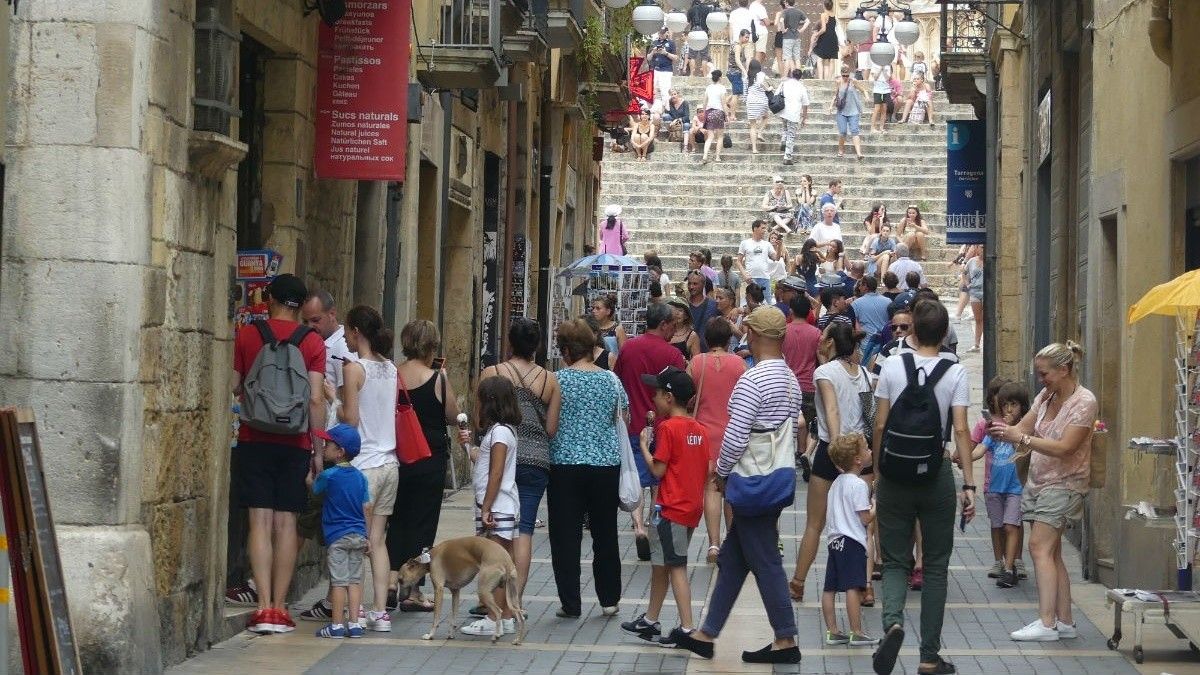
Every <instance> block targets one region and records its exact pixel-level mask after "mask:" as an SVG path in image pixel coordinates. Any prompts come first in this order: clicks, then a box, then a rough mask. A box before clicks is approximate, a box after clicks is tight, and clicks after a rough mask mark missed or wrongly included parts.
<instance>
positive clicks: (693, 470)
mask: <svg viewBox="0 0 1200 675" xmlns="http://www.w3.org/2000/svg"><path fill="white" fill-rule="evenodd" d="M642 382H643V383H644V384H645V385H648V386H649V387H653V388H654V406H655V410H656V412H657V413H658V416H659V419H661V420H662V421H661V422H660V423H659V424H658V427H657V428H655V429H653V430H651V429H650V428H645V429H643V430H642V435H641V438H640V439H639V446H640V447H641V453H640V454H641V455H642V458H643V459H644V460H645V461H646V464H647V465H648V466H649V467H650V471H651V472H652V473H653V474H654V476H655V477H656V478H659V479H661V480H662V483H661V484H660V485H659V486H658V499H657V500H656V502H655V506H654V518H653V520H652V521H651V527H650V561H651V564H652V565H653V571H652V572H651V575H650V606H649V607H648V608H647V609H646V612H645V613H644V614H642V615H641V616H639V617H637V618H636V619H634V620H633V621H629V622H626V623H623V624H621V629H622V630H624V631H625V632H627V633H630V634H633V635H637V636H638V637H640V638H642V639H643V640H654V639H655V638H657V640H656V641H657V642H658V643H659V644H661V645H663V646H674V644H675V641H676V640H677V639H678V636H679V635H680V634H681V633H684V634H686V633H691V632H692V630H693V628H694V626H693V625H692V592H691V588H690V586H689V585H688V577H687V562H688V554H687V551H688V543H689V542H690V541H691V539H692V532H693V531H694V530H695V529H696V526H697V525H699V524H700V516H701V515H702V514H703V511H704V483H705V482H706V481H707V480H708V461H709V460H708V430H707V429H706V428H705V427H704V425H703V424H700V423H699V422H697V421H696V420H694V419H692V418H691V417H689V416H688V413H687V407H686V406H687V404H688V401H690V400H692V397H693V396H695V395H696V385H695V383H694V382H692V378H691V376H690V375H688V374H687V373H686V372H684V371H682V370H680V369H679V368H675V367H674V366H667V367H666V368H664V369H663V370H662V371H661V372H659V373H658V374H657V375H643V376H642ZM652 431H653V434H652ZM651 435H653V436H654V441H655V450H654V453H653V454H651V453H650V438H651ZM668 578H669V579H670V582H671V590H672V591H673V592H674V594H675V604H676V605H678V608H679V627H678V628H676V629H674V630H672V631H671V632H670V634H668V635H667V636H666V637H659V636H661V634H662V629H661V627H660V626H659V623H658V614H659V612H660V611H661V610H662V605H663V600H664V599H665V598H666V596H667V581H668Z"/></svg>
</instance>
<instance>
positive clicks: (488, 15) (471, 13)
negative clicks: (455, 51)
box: [436, 0, 503, 55]
mask: <svg viewBox="0 0 1200 675" xmlns="http://www.w3.org/2000/svg"><path fill="white" fill-rule="evenodd" d="M501 2H502V0H445V2H444V3H443V4H442V8H441V9H442V12H441V25H440V28H439V30H438V41H437V43H436V44H437V46H439V47H449V48H461V49H491V50H492V52H493V53H495V54H497V55H499V54H500V53H501V39H502V38H503V36H502V35H501V30H500V25H501V24H500V5H501Z"/></svg>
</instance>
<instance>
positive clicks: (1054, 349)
mask: <svg viewBox="0 0 1200 675" xmlns="http://www.w3.org/2000/svg"><path fill="white" fill-rule="evenodd" d="M1082 360H1083V349H1081V348H1080V347H1079V345H1077V344H1075V343H1074V342H1072V341H1070V340H1067V341H1066V342H1065V343H1060V342H1056V343H1054V344H1052V345H1047V346H1046V347H1044V348H1043V349H1042V350H1041V351H1040V352H1038V353H1037V356H1035V357H1034V358H1033V369H1034V372H1035V373H1036V375H1037V377H1038V379H1039V380H1040V381H1041V383H1042V385H1043V389H1042V391H1041V392H1040V393H1038V395H1037V398H1036V399H1034V401H1033V408H1032V409H1031V410H1030V411H1029V412H1028V413H1026V415H1025V417H1023V418H1022V419H1021V421H1020V422H1018V423H1017V424H1016V425H1014V426H1008V425H1006V424H1002V423H1000V422H994V423H993V424H992V426H991V429H990V433H991V435H992V438H995V439H997V440H1001V441H1006V442H1008V443H1012V444H1013V447H1015V448H1016V450H1017V453H1016V455H1015V457H1020V456H1022V455H1028V456H1029V477H1028V478H1027V479H1026V480H1025V489H1024V492H1023V494H1022V496H1021V511H1022V519H1023V520H1025V521H1027V522H1031V523H1032V526H1031V529H1030V535H1029V553H1030V555H1031V556H1032V558H1033V567H1034V572H1035V574H1036V578H1037V585H1038V613H1039V617H1038V618H1037V619H1035V620H1034V621H1033V622H1032V623H1030V624H1029V625H1027V626H1025V627H1024V628H1021V629H1019V630H1016V631H1013V633H1012V635H1011V637H1012V639H1013V640H1018V641H1035V642H1054V641H1057V640H1059V639H1062V638H1073V637H1075V636H1076V632H1075V623H1074V621H1073V620H1072V616H1071V578H1070V576H1068V574H1067V566H1066V564H1065V563H1064V562H1063V557H1062V535H1063V532H1064V531H1065V530H1066V529H1067V526H1068V525H1071V524H1072V523H1076V522H1078V521H1079V519H1080V518H1081V517H1082V516H1083V498H1084V496H1085V495H1087V491H1088V487H1089V483H1090V481H1091V459H1092V443H1091V440H1092V429H1093V426H1094V425H1095V423H1096V413H1097V411H1098V409H1099V405H1098V404H1097V402H1096V396H1095V395H1094V394H1092V392H1090V391H1088V390H1087V389H1086V388H1085V387H1083V386H1082V385H1080V384H1079V365H1080V362H1081V361H1082Z"/></svg>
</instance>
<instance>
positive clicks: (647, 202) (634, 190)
mask: <svg viewBox="0 0 1200 675" xmlns="http://www.w3.org/2000/svg"><path fill="white" fill-rule="evenodd" d="M769 180H770V179H769V178H768V179H767V180H765V181H763V182H762V183H760V184H758V185H755V184H753V183H751V184H749V185H745V184H743V185H738V186H736V188H735V187H734V186H732V185H729V186H725V185H722V186H721V187H720V189H719V190H717V191H715V193H714V192H713V191H712V184H711V183H705V182H704V181H701V180H696V179H694V178H693V177H691V176H679V177H678V178H673V179H672V180H671V185H672V187H673V188H674V189H675V190H677V191H678V192H680V193H681V194H684V195H687V198H688V202H689V203H691V204H693V205H695V206H704V207H741V208H746V209H750V210H755V211H757V210H761V209H760V206H761V204H762V198H763V196H764V195H765V194H766V193H767V191H768V190H769V189H770V187H769V186H770V185H771V184H770V182H769ZM648 183H649V181H647V180H646V177H645V176H641V177H637V176H628V177H622V178H621V179H617V178H613V179H612V181H611V182H609V183H607V184H606V185H605V187H604V192H603V193H601V194H602V196H603V198H605V199H612V200H615V201H617V202H618V203H621V204H629V205H638V206H651V205H661V204H662V193H661V192H658V191H657V190H655V189H654V188H655V187H656V186H653V185H648ZM918 186H919V187H910V186H905V185H900V184H896V183H893V184H888V185H875V186H866V185H863V184H861V183H859V184H854V185H846V184H845V183H843V190H842V196H843V197H844V198H845V200H847V201H853V202H861V201H863V200H864V199H865V197H866V196H867V195H869V196H870V197H871V198H872V199H881V200H885V201H886V200H888V199H899V200H904V199H908V200H911V201H913V202H920V201H926V202H929V203H931V204H933V203H935V202H941V201H944V200H945V199H946V189H945V187H943V186H941V185H940V184H938V183H935V182H933V181H927V182H926V183H924V184H921V183H918ZM735 190H736V191H735ZM789 192H791V194H792V198H793V199H795V197H796V194H795V190H794V189H789ZM854 208H856V207H854V206H849V205H847V206H844V207H843V209H846V210H853V209H854ZM857 208H862V209H867V208H869V207H868V205H867V204H865V203H864V204H859V206H858V207H857ZM888 215H889V217H890V216H891V215H893V214H888Z"/></svg>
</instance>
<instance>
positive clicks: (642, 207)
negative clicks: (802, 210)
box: [597, 77, 974, 297]
mask: <svg viewBox="0 0 1200 675" xmlns="http://www.w3.org/2000/svg"><path fill="white" fill-rule="evenodd" d="M777 82H778V80H777V79H774V78H773V79H771V80H770V84H772V85H774V84H777ZM708 83H709V80H707V79H702V78H688V77H676V78H675V80H674V86H675V88H676V89H678V90H679V93H680V94H681V95H682V96H683V97H684V99H685V100H687V101H688V102H689V103H690V105H691V106H692V109H693V110H694V109H695V107H696V105H697V104H698V102H699V101H701V99H702V93H703V90H704V87H705V86H707V84H708ZM804 83H805V86H807V87H808V91H809V96H810V98H811V99H812V106H811V107H810V108H809V118H808V124H807V126H806V127H805V128H804V129H803V130H802V131H801V132H800V134H799V136H798V137H797V140H796V151H795V153H794V154H793V161H794V162H795V164H793V165H792V166H784V165H783V155H782V153H781V152H780V151H779V144H780V142H781V141H782V131H783V125H782V122H781V121H780V120H778V119H777V118H775V116H772V119H771V120H770V122H769V123H768V125H767V128H766V131H765V132H764V134H763V138H762V140H760V142H759V154H758V155H752V154H751V153H750V136H749V130H748V127H747V123H746V122H745V109H744V106H739V110H738V121H737V122H734V123H731V124H728V125H727V127H726V135H728V136H730V137H731V138H732V140H733V147H732V148H730V149H727V150H723V151H722V153H721V162H720V163H719V164H718V163H715V162H710V163H709V164H707V165H702V164H701V163H700V155H699V153H697V154H695V155H689V154H683V153H682V152H681V150H680V148H679V146H678V145H677V144H674V143H668V142H665V141H658V142H657V143H656V150H655V151H654V152H652V153H651V154H650V157H649V159H648V160H647V161H645V162H639V161H637V160H636V159H635V158H634V157H633V154H632V153H613V152H606V153H605V157H604V164H603V167H602V173H601V175H602V181H601V194H600V199H599V208H600V211H601V212H600V213H598V214H597V218H599V217H601V216H602V215H603V208H604V207H605V206H606V205H608V204H620V205H621V206H622V208H623V215H622V218H623V219H624V221H625V225H626V227H627V228H628V229H629V231H630V242H629V251H630V255H640V254H641V253H642V252H643V251H646V250H650V249H653V250H655V251H657V252H658V254H659V256H660V257H661V258H662V261H663V265H664V266H665V267H666V270H665V271H666V272H667V274H668V275H670V276H671V278H672V279H674V280H678V279H680V278H681V276H682V275H681V272H682V271H683V270H685V269H687V255H688V252H690V251H692V250H695V249H698V248H708V249H711V250H712V253H713V258H714V267H719V265H718V261H719V259H720V257H721V255H723V254H727V253H728V254H733V253H736V251H737V247H738V244H739V242H741V240H742V239H743V238H745V237H747V236H749V231H750V222H751V221H752V220H753V219H755V218H758V217H761V215H762V211H761V209H760V208H759V206H760V203H761V200H762V197H763V194H765V193H766V191H767V190H768V189H770V187H771V177H772V176H773V175H774V174H780V175H782V176H783V178H784V180H785V181H786V182H787V186H788V188H789V189H790V190H793V191H794V189H795V187H796V186H797V185H798V184H799V182H800V176H801V175H803V174H809V175H811V176H812V178H813V184H814V186H815V189H816V191H817V192H818V193H820V192H824V190H825V188H826V187H827V186H828V183H829V181H830V180H831V179H833V178H840V179H841V180H842V184H843V193H842V195H843V197H844V198H845V204H844V208H843V212H842V234H843V238H844V242H845V244H846V251H847V253H848V254H849V255H850V257H851V258H852V259H853V258H857V257H859V253H858V249H859V247H860V246H861V245H862V240H863V237H864V236H865V234H866V231H865V228H864V227H863V224H862V221H863V219H864V218H865V217H866V215H867V213H868V212H869V211H870V210H871V207H872V206H873V205H874V204H876V203H883V204H884V205H885V206H886V207H887V210H888V217H889V219H890V220H891V221H892V223H893V225H894V224H895V223H896V222H897V221H899V220H900V218H902V217H903V215H904V210H905V208H907V207H908V206H909V205H910V204H916V205H917V206H918V207H919V208H920V209H921V213H922V215H923V216H924V217H925V220H926V222H928V223H929V225H930V226H931V228H932V229H933V234H932V235H931V237H930V239H929V247H928V248H929V253H928V256H927V259H926V261H924V262H923V263H922V264H923V265H924V267H925V273H926V275H927V276H928V277H929V279H930V285H931V286H934V287H935V288H936V290H937V291H938V292H939V293H941V294H943V295H949V296H950V297H956V296H957V277H956V275H955V274H954V272H953V270H952V269H951V267H950V265H949V263H950V262H951V261H952V260H953V259H954V257H955V256H956V255H957V251H958V246H948V245H946V244H945V236H944V225H945V211H946V189H945V188H946V150H945V134H946V125H945V120H947V119H973V118H974V113H973V112H972V110H971V108H970V106H952V105H949V104H948V103H947V101H946V98H945V94H943V93H942V92H936V93H935V96H934V113H935V119H937V123H935V124H934V125H932V126H930V125H909V124H904V125H899V124H892V125H889V126H888V131H887V132H886V133H885V134H871V133H868V131H867V130H868V129H869V127H870V119H871V118H870V111H869V110H868V112H867V113H866V114H864V115H863V118H862V130H863V134H862V147H863V154H864V155H866V158H865V159H864V160H862V161H859V160H857V159H855V158H854V153H853V148H851V147H850V145H849V143H847V148H846V151H847V155H846V157H845V158H844V159H839V158H838V157H837V125H836V123H835V121H834V119H833V116H832V115H830V114H829V113H828V112H827V111H828V109H829V105H830V101H831V99H832V98H833V91H834V89H833V83H832V82H827V81H817V80H805V82H804ZM802 243H803V241H802V239H801V238H800V236H799V235H796V234H793V235H788V236H787V238H786V239H785V244H786V245H787V247H788V249H789V252H790V253H792V254H794V253H795V252H797V251H798V250H799V248H800V245H801V244H802Z"/></svg>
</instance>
